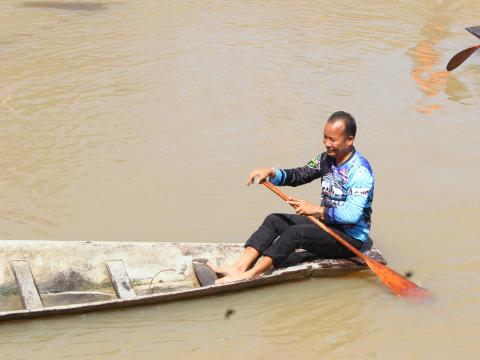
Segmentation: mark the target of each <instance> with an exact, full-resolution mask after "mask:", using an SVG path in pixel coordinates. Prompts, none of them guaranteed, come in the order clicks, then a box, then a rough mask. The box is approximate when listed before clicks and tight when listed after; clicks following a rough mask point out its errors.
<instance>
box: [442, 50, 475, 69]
mask: <svg viewBox="0 0 480 360" xmlns="http://www.w3.org/2000/svg"><path fill="white" fill-rule="evenodd" d="M478 49H480V45H477V46H472V47H470V48H468V49H465V50H462V51H460V52H459V53H458V54H456V55H454V56H453V57H452V58H451V59H450V61H449V62H448V64H447V70H448V71H452V70H453V69H456V68H457V67H459V66H460V65H461V64H462V63H463V62H464V61H465V60H467V59H468V58H469V57H470V55H472V54H473V53H474V52H475V51H477V50H478Z"/></svg>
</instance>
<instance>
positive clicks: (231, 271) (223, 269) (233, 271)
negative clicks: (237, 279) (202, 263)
mask: <svg viewBox="0 0 480 360" xmlns="http://www.w3.org/2000/svg"><path fill="white" fill-rule="evenodd" d="M207 266H209V267H210V268H211V269H212V270H213V271H215V272H216V273H217V274H221V275H223V276H237V275H240V274H242V273H243V271H242V270H241V269H239V268H238V267H236V266H215V265H213V264H212V263H211V262H207Z"/></svg>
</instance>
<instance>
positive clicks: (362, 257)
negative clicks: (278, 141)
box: [262, 181, 367, 260]
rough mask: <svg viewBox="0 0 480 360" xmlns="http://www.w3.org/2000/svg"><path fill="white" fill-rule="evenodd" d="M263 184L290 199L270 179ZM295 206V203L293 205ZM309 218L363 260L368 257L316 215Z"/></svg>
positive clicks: (285, 199) (282, 196)
mask: <svg viewBox="0 0 480 360" xmlns="http://www.w3.org/2000/svg"><path fill="white" fill-rule="evenodd" d="M262 184H263V185H265V186H266V187H267V188H269V189H270V190H272V191H273V192H274V193H275V194H277V195H278V196H279V197H281V198H282V199H283V200H284V201H287V200H288V198H289V197H288V196H287V195H286V194H284V193H283V192H282V191H281V190H279V189H278V188H277V187H275V186H274V185H273V184H272V183H270V182H269V181H264V182H263V183H262ZM292 207H293V205H292ZM307 218H308V219H309V220H310V221H311V222H313V223H314V224H315V225H318V226H319V227H321V228H322V229H323V230H325V231H326V232H327V233H329V234H330V235H331V236H332V237H333V238H334V239H335V240H337V241H338V242H339V243H341V244H342V245H343V246H345V247H346V248H348V249H349V250H350V251H351V252H353V253H354V254H355V255H357V256H358V257H359V258H361V259H363V260H366V259H365V258H366V257H367V256H366V255H364V254H363V253H362V252H361V251H360V250H358V249H357V248H355V247H354V246H352V245H351V244H350V243H348V242H347V241H346V240H344V239H343V238H342V237H341V236H340V235H338V234H337V233H336V232H335V231H333V230H332V229H330V228H329V227H328V226H327V225H325V224H324V223H322V222H321V221H320V220H318V219H317V218H315V217H314V216H312V215H308V216H307Z"/></svg>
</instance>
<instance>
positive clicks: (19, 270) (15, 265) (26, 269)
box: [10, 260, 43, 310]
mask: <svg viewBox="0 0 480 360" xmlns="http://www.w3.org/2000/svg"><path fill="white" fill-rule="evenodd" d="M10 264H11V266H12V271H13V275H14V277H15V281H16V283H17V286H18V290H19V293H20V298H21V299H22V304H23V307H24V308H25V309H27V310H30V309H41V308H43V303H42V298H41V297H40V294H39V293H38V289H37V285H36V284H35V279H34V278H33V275H32V271H31V270H30V265H28V262H26V261H25V260H11V261H10Z"/></svg>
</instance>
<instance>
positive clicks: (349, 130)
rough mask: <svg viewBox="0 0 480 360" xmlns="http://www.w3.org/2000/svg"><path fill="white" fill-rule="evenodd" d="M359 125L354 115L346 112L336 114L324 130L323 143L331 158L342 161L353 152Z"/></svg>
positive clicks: (330, 118)
mask: <svg viewBox="0 0 480 360" xmlns="http://www.w3.org/2000/svg"><path fill="white" fill-rule="evenodd" d="M356 133H357V124H356V123H355V119H354V118H353V116H352V115H350V114H349V113H347V112H345V111H337V112H334V113H333V114H332V115H331V116H330V117H329V118H328V120H327V123H326V124H325V127H324V129H323V143H324V144H325V147H326V149H327V154H328V155H329V156H332V157H335V158H336V159H337V160H342V159H343V157H344V156H345V155H346V154H348V153H350V152H351V151H352V150H353V140H354V139H355V135H356Z"/></svg>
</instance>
